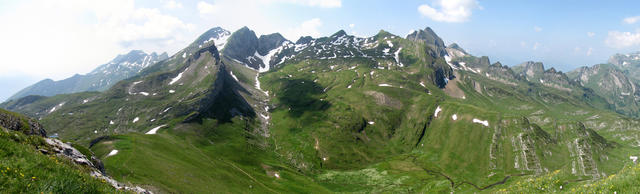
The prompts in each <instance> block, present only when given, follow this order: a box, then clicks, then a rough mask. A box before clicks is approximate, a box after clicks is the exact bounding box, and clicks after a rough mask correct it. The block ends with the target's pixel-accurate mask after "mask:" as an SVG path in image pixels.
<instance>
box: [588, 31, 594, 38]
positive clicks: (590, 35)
mask: <svg viewBox="0 0 640 194" xmlns="http://www.w3.org/2000/svg"><path fill="white" fill-rule="evenodd" d="M595 35H596V33H595V32H587V36H588V37H593V36H595Z"/></svg>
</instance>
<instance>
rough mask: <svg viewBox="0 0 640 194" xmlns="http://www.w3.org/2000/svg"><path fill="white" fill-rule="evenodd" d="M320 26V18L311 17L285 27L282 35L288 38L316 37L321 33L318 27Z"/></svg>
mask: <svg viewBox="0 0 640 194" xmlns="http://www.w3.org/2000/svg"><path fill="white" fill-rule="evenodd" d="M321 26H322V20H320V19H319V18H313V19H310V20H307V21H304V22H302V24H300V26H297V27H295V28H290V29H287V30H285V31H284V32H283V35H284V36H285V37H288V38H299V37H301V36H312V37H318V36H320V35H321V33H320V30H319V29H318V28H320V27H321Z"/></svg>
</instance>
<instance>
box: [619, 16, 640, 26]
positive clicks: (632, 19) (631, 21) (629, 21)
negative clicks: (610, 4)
mask: <svg viewBox="0 0 640 194" xmlns="http://www.w3.org/2000/svg"><path fill="white" fill-rule="evenodd" d="M638 21H640V16H633V17H627V18H624V19H623V20H622V22H624V23H627V24H634V23H636V22H638Z"/></svg>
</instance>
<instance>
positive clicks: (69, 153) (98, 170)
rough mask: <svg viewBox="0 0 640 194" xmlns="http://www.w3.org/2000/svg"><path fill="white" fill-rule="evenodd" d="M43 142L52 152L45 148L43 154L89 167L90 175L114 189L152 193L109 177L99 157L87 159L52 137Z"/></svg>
mask: <svg viewBox="0 0 640 194" xmlns="http://www.w3.org/2000/svg"><path fill="white" fill-rule="evenodd" d="M45 142H46V143H47V144H48V145H49V146H51V150H52V152H53V153H50V152H49V151H46V150H41V152H43V153H45V154H54V155H57V156H59V157H63V158H67V159H69V160H71V161H73V162H74V163H76V164H78V165H82V166H86V167H88V168H89V169H91V176H93V177H95V178H98V179H102V180H104V181H105V182H108V183H109V184H111V186H113V187H114V188H116V189H120V190H127V191H131V192H136V193H149V194H150V193H152V192H151V191H148V190H146V189H143V188H141V187H139V186H127V185H126V184H123V183H120V182H118V181H116V180H114V179H113V178H111V177H109V176H108V175H107V174H106V173H105V171H104V166H103V165H102V162H101V161H100V160H99V159H97V158H95V157H93V156H92V157H91V159H89V158H87V156H85V155H84V154H82V153H81V152H80V151H78V150H77V149H75V148H73V147H72V146H71V145H69V144H66V143H63V142H62V141H60V140H58V139H52V138H45Z"/></svg>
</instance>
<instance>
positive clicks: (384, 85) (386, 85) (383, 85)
mask: <svg viewBox="0 0 640 194" xmlns="http://www.w3.org/2000/svg"><path fill="white" fill-rule="evenodd" d="M378 86H382V87H393V86H392V85H389V84H378Z"/></svg>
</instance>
